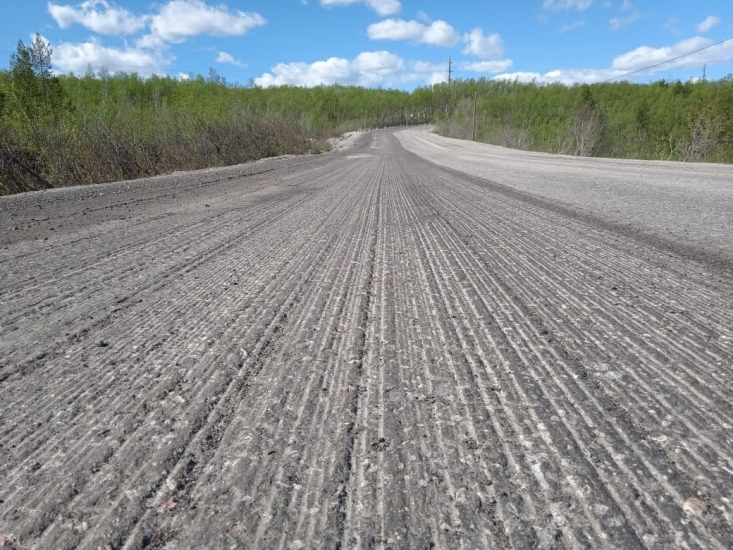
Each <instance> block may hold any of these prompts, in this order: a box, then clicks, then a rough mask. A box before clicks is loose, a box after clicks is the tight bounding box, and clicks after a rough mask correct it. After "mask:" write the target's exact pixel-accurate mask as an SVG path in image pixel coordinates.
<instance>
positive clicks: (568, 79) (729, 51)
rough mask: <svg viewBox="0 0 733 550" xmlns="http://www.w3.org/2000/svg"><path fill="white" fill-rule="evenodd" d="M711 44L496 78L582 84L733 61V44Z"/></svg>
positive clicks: (703, 41) (689, 43)
mask: <svg viewBox="0 0 733 550" xmlns="http://www.w3.org/2000/svg"><path fill="white" fill-rule="evenodd" d="M712 44H713V41H712V40H709V39H707V38H702V37H694V38H689V39H687V40H682V41H680V42H678V43H677V44H674V45H673V46H668V47H664V48H650V47H648V46H641V47H639V48H636V49H635V50H633V51H630V52H627V53H625V54H622V55H619V56H617V57H615V58H614V59H613V61H612V63H611V66H610V67H609V68H607V69H557V70H554V71H550V72H547V73H544V74H542V73H538V72H514V73H503V74H499V75H497V76H495V77H494V78H495V79H502V80H519V81H521V82H530V81H532V80H535V81H537V82H562V83H564V84H581V83H593V82H601V81H604V80H608V79H611V78H619V77H623V76H624V75H626V74H628V73H630V72H632V71H641V72H640V73H639V74H641V75H653V74H656V73H659V72H663V71H669V70H679V69H695V70H696V69H699V68H700V67H702V66H703V65H704V64H706V63H707V64H708V65H714V64H715V63H722V62H727V61H730V60H731V59H733V41H731V42H725V43H723V44H718V45H716V46H712ZM706 46H712V47H710V48H708V49H706V50H703V51H701V52H697V53H694V54H692V55H686V57H683V58H681V59H675V58H677V57H679V56H681V55H685V54H689V53H690V52H693V51H696V50H699V49H700V48H704V47H706ZM671 59H675V61H671V62H669V63H665V64H664V65H661V66H658V67H651V66H652V65H656V64H658V63H662V62H665V61H668V60H671ZM647 68H648V69H647ZM645 69H647V70H645Z"/></svg>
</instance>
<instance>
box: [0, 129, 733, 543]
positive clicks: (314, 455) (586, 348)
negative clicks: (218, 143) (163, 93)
mask: <svg viewBox="0 0 733 550" xmlns="http://www.w3.org/2000/svg"><path fill="white" fill-rule="evenodd" d="M732 224H733V168H731V167H730V166H719V165H697V164H672V163H666V162H647V161H610V160H602V159H589V158H570V157H564V156H550V155H546V154H542V153H528V152H518V151H513V150H508V149H500V148H497V147H493V146H489V145H479V144H474V143H469V142H458V141H455V140H451V139H447V138H442V137H439V136H436V135H433V134H429V133H428V132H427V131H426V130H425V129H410V130H405V131H396V132H395V131H378V132H372V133H365V134H358V135H356V136H355V137H354V138H353V146H351V147H348V148H343V149H341V150H339V151H337V152H332V153H326V154H323V155H310V156H303V157H281V158H274V159H269V160H265V161H258V162H255V163H251V164H246V165H240V166H236V167H231V168H223V169H215V170H206V171H199V172H189V173H176V174H173V175H169V176H160V177H156V178H151V179H147V180H139V181H134V182H120V183H111V184H104V185H97V186H86V187H76V188H65V189H56V190H50V191H41V192H35V193H27V194H19V195H15V196H10V197H3V198H2V199H0V541H2V542H3V543H4V544H5V545H6V546H12V547H17V548H73V547H79V548H166V549H169V550H173V549H182V548H232V547H234V548H237V547H241V548H286V549H296V548H334V547H342V548H353V547H357V548H362V547H364V548H367V547H375V548H430V547H436V548H467V549H469V548H490V547H516V548H527V547H534V546H537V547H542V548H550V547H555V548H562V547H569V548H574V547H586V548H603V547H606V548H612V547H613V548H672V547H679V548H718V549H724V548H731V547H733V502H732V499H733V428H732V427H731V426H732V425H733V277H731V272H732V271H733V267H732V264H731V259H733V227H732Z"/></svg>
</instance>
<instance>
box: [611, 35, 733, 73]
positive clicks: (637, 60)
mask: <svg viewBox="0 0 733 550" xmlns="http://www.w3.org/2000/svg"><path fill="white" fill-rule="evenodd" d="M708 46H712V47H709V48H708V49H706V50H703V51H701V52H697V53H694V54H692V55H686V54H689V53H690V52H694V51H696V50H699V49H701V48H706V47H708ZM681 55H686V57H683V58H682V59H675V58H677V57H680V56H681ZM670 59H675V61H671V62H670V63H667V64H665V65H663V66H662V67H657V68H654V69H651V70H650V71H649V72H650V73H653V72H659V71H664V70H669V69H695V68H699V67H701V66H702V65H704V64H706V63H707V64H708V65H713V64H715V63H721V62H724V61H729V60H730V59H733V42H725V43H723V44H718V45H717V46H713V41H712V40H710V39H709V38H703V37H700V36H696V37H693V38H688V39H686V40H682V41H680V42H678V43H677V44H674V45H673V46H667V47H663V48H650V47H648V46H641V47H639V48H636V49H635V50H633V51H630V52H627V53H625V54H622V55H619V56H618V57H616V58H614V60H613V63H612V65H611V67H612V68H613V69H618V70H622V71H636V70H639V69H643V68H645V67H648V66H650V65H655V64H657V63H662V62H663V61H667V60H670Z"/></svg>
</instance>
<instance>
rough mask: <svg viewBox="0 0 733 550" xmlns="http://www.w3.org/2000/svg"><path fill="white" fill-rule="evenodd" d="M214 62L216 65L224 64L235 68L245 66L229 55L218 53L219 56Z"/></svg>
mask: <svg viewBox="0 0 733 550" xmlns="http://www.w3.org/2000/svg"><path fill="white" fill-rule="evenodd" d="M216 62H217V63H226V64H228V65H235V66H237V67H246V66H247V64H246V63H244V62H242V61H240V60H239V59H236V58H235V57H233V56H232V55H231V54H228V53H227V52H219V55H217V56H216Z"/></svg>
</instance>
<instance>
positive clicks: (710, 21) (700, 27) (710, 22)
mask: <svg viewBox="0 0 733 550" xmlns="http://www.w3.org/2000/svg"><path fill="white" fill-rule="evenodd" d="M718 23H720V18H719V17H717V16H715V15H710V16H708V17H707V18H706V19H705V21H701V22H700V23H698V24H697V26H696V27H695V28H696V29H697V32H708V31H709V30H710V29H712V28H713V27H714V26H715V25H717V24H718Z"/></svg>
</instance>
